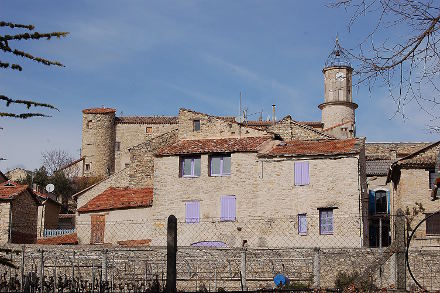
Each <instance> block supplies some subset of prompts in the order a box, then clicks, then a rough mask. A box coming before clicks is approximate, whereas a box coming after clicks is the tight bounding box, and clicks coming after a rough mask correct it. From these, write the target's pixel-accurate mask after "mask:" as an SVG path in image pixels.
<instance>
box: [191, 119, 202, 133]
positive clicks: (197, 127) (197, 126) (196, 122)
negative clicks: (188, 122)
mask: <svg viewBox="0 0 440 293" xmlns="http://www.w3.org/2000/svg"><path fill="white" fill-rule="evenodd" d="M193 130H194V131H200V120H193Z"/></svg>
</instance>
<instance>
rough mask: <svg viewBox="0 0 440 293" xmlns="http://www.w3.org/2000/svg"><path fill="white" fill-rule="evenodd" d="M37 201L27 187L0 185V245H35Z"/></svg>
mask: <svg viewBox="0 0 440 293" xmlns="http://www.w3.org/2000/svg"><path fill="white" fill-rule="evenodd" d="M38 204H39V202H38V199H37V197H36V195H35V194H34V192H33V191H32V190H31V189H30V188H29V187H28V186H27V185H21V184H17V183H15V182H13V181H6V182H3V183H1V184H0V218H1V221H0V243H2V244H5V243H35V242H36V238H37V210H38Z"/></svg>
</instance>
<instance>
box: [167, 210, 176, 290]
mask: <svg viewBox="0 0 440 293" xmlns="http://www.w3.org/2000/svg"><path fill="white" fill-rule="evenodd" d="M176 255H177V218H176V217H175V216H174V215H171V216H169V217H168V227H167V293H176V277H177V276H176Z"/></svg>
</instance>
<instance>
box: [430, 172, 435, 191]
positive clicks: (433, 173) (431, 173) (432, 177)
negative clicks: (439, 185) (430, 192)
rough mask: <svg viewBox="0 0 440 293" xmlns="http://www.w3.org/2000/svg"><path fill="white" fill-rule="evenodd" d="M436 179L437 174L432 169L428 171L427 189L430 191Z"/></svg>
mask: <svg viewBox="0 0 440 293" xmlns="http://www.w3.org/2000/svg"><path fill="white" fill-rule="evenodd" d="M436 178H437V173H435V170H434V169H431V170H429V189H432V188H433V187H434V184H435V179H436Z"/></svg>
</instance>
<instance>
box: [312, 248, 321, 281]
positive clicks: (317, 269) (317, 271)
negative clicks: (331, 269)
mask: <svg viewBox="0 0 440 293" xmlns="http://www.w3.org/2000/svg"><path fill="white" fill-rule="evenodd" d="M313 251H314V253H315V255H314V258H313V287H314V288H319V287H321V249H320V248H319V247H315V248H314V249H313Z"/></svg>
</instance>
